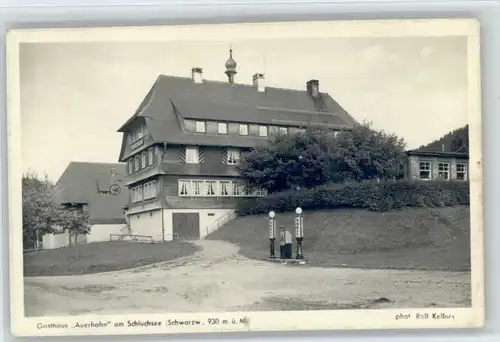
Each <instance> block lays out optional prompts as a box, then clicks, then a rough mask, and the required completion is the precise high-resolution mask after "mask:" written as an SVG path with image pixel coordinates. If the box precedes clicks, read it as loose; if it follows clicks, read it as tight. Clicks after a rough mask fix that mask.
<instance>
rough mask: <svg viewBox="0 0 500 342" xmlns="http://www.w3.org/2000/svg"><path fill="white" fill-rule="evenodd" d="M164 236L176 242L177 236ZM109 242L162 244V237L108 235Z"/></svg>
mask: <svg viewBox="0 0 500 342" xmlns="http://www.w3.org/2000/svg"><path fill="white" fill-rule="evenodd" d="M165 236H172V240H178V239H179V234H177V233H174V234H165ZM109 241H133V242H143V243H162V242H164V241H165V240H163V239H162V235H154V236H152V235H134V234H110V235H109Z"/></svg>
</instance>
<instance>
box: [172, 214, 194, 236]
mask: <svg viewBox="0 0 500 342" xmlns="http://www.w3.org/2000/svg"><path fill="white" fill-rule="evenodd" d="M172 227H173V233H174V238H178V239H199V238H200V214H198V213H172Z"/></svg>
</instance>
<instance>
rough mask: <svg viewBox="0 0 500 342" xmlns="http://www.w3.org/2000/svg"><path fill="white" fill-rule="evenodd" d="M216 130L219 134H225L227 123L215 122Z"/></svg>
mask: <svg viewBox="0 0 500 342" xmlns="http://www.w3.org/2000/svg"><path fill="white" fill-rule="evenodd" d="M217 132H218V133H219V134H227V123H225V122H219V123H218V124H217Z"/></svg>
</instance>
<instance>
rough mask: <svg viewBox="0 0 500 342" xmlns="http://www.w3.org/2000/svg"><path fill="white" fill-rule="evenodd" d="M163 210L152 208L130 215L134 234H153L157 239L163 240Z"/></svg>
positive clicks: (131, 228)
mask: <svg viewBox="0 0 500 342" xmlns="http://www.w3.org/2000/svg"><path fill="white" fill-rule="evenodd" d="M161 213H162V211H161V210H151V211H145V212H141V213H136V214H130V215H129V216H128V219H129V222H130V230H131V234H132V235H144V236H152V237H153V238H154V239H155V240H157V241H161V240H162V239H161V233H162V232H161V231H162V229H161V223H162V217H161ZM170 220H172V218H170Z"/></svg>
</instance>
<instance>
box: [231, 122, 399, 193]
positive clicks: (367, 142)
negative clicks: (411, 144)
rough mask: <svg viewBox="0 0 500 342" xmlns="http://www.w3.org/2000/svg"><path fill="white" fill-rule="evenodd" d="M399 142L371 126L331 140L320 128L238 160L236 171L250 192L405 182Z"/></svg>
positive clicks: (273, 142) (276, 139) (283, 137)
mask: <svg viewBox="0 0 500 342" xmlns="http://www.w3.org/2000/svg"><path fill="white" fill-rule="evenodd" d="M404 147H405V142H404V140H403V139H400V138H398V137H397V136H396V135H394V134H387V133H385V132H383V131H377V130H374V129H373V128H372V127H371V124H369V123H363V124H360V125H357V126H356V127H354V128H353V129H352V130H350V131H347V130H346V131H341V132H340V133H339V134H337V135H335V134H332V132H331V131H329V130H327V129H324V128H308V129H306V130H305V132H299V133H295V134H286V135H277V136H275V137H272V138H270V141H269V144H266V145H263V146H259V147H257V148H255V149H253V150H251V151H250V152H249V153H247V154H246V155H244V156H243V157H242V160H241V163H240V166H239V171H240V173H241V175H242V176H243V178H245V179H246V181H247V183H248V184H249V186H250V188H253V189H255V188H264V189H266V190H268V191H269V192H271V193H272V192H278V191H282V190H286V189H290V188H312V187H315V186H318V185H322V184H326V183H332V182H334V183H338V182H343V181H347V180H354V181H361V180H366V179H393V178H400V177H402V176H403V165H404V158H405V155H404Z"/></svg>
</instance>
